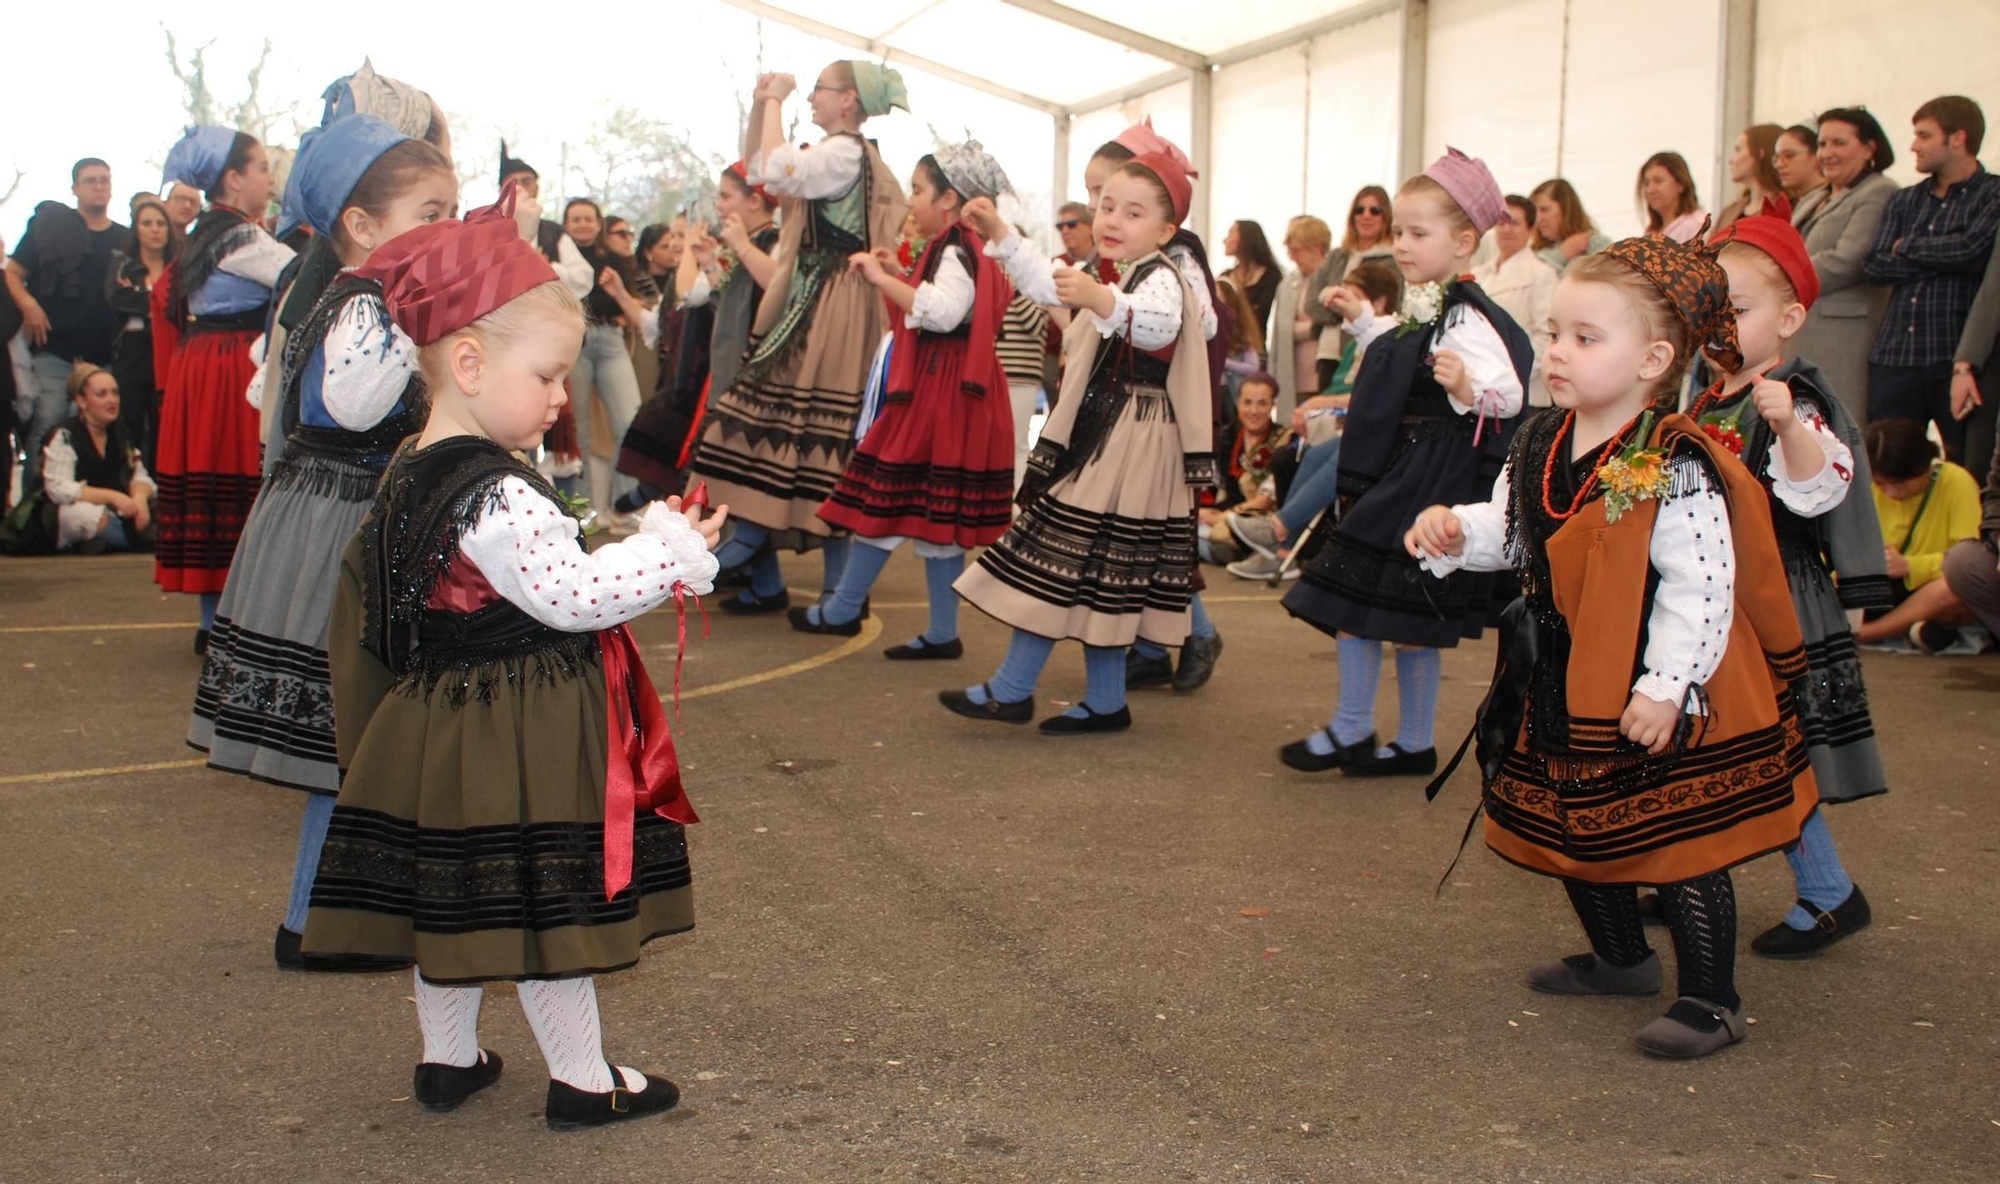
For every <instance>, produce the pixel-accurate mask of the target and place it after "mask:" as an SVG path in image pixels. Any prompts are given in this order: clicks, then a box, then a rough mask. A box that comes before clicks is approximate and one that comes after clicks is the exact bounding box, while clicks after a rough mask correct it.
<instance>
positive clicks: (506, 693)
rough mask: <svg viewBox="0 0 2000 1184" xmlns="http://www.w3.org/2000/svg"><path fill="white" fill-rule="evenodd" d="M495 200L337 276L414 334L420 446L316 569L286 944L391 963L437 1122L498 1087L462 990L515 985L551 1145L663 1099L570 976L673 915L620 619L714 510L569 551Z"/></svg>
mask: <svg viewBox="0 0 2000 1184" xmlns="http://www.w3.org/2000/svg"><path fill="white" fill-rule="evenodd" d="M511 205H512V195H511V192H510V193H508V194H504V195H503V196H502V199H501V207H496V208H489V209H486V210H481V211H477V212H475V213H474V214H472V215H471V216H470V217H469V218H468V219H467V220H466V221H464V222H459V221H455V220H454V221H445V222H438V223H434V224H431V225H428V226H423V227H420V228H418V229H416V230H413V231H410V232H409V233H407V234H404V235H402V236H400V237H398V238H396V239H395V240H394V241H393V242H391V243H389V244H388V245H386V246H384V247H382V248H381V249H379V250H377V251H376V252H375V254H374V256H373V257H372V258H371V259H370V260H369V262H368V264H367V265H366V266H365V267H363V268H362V269H361V271H360V273H359V274H361V275H362V276H363V277H364V278H368V279H373V280H375V281H376V282H378V283H380V284H381V286H382V296H383V301H384V303H385V304H386V305H387V307H388V310H389V314H390V316H391V317H392V319H393V320H394V321H395V323H396V325H397V326H398V327H399V328H401V329H402V330H403V332H404V333H406V334H408V336H409V338H410V339H411V341H412V342H414V343H415V344H416V345H417V346H418V347H419V354H418V365H419V367H420V368H421V370H422V372H423V375H424V378H425V381H426V383H427V385H428V386H429V388H430V392H431V409H430V415H429V419H428V421H427V423H426V425H425V427H424V430H423V433H422V434H421V435H420V436H418V437H417V438H416V440H415V441H414V442H413V443H411V444H408V445H405V446H404V448H403V449H402V450H401V451H400V452H399V453H398V454H397V456H396V457H395V459H394V460H393V461H392V463H391V465H390V467H389V470H388V472H387V473H386V474H385V475H384V477H383V480H382V484H381V487H380V490H379V492H378V493H377V495H376V499H375V505H374V507H373V509H372V510H371V511H370V512H369V515H368V518H367V519H366V520H365V521H364V522H363V524H362V527H361V530H360V531H359V532H358V533H357V534H356V535H355V537H354V539H353V541H352V542H350V543H349V544H348V547H347V553H346V555H345V556H344V557H343V559H342V561H341V577H340V589H339V592H338V593H337V596H336V599H335V602H334V608H333V617H332V624H331V629H330V643H331V644H330V652H329V659H330V663H331V666H332V671H333V683H334V700H335V702H336V704H337V705H338V720H337V739H338V742H339V755H340V764H341V767H342V768H343V769H344V770H345V771H346V775H345V778H344V780H343V781H342V784H341V791H340V798H339V802H338V804H337V805H336V807H335V809H334V814H333V819H332V822H331V825H330V828H329V834H328V838H327V840H326V844H325V848H324V850H323V853H322V856H321V860H320V867H319V874H318V877H317V879H316V880H315V882H314V885H313V892H312V904H311V909H310V912H309V913H308V917H307V922H306V932H305V943H304V944H305V949H306V950H307V951H309V952H310V953H313V954H326V955H345V956H368V957H378V958H380V957H401V958H407V959H413V960H414V961H415V962H416V966H417V974H416V1001H417V1019H418V1023H419V1025H420V1027H421V1028H422V1031H423V1038H424V1056H423V1060H422V1062H421V1063H419V1064H418V1066H417V1069H416V1084H415V1091H414V1092H415V1094H416V1098H417V1101H418V1102H419V1103H421V1104H422V1105H423V1106H424V1107H425V1108H426V1109H430V1110H451V1109H454V1108H456V1107H457V1106H458V1105H460V1104H461V1103H463V1102H464V1101H465V1100H466V1099H467V1098H469V1097H470V1096H471V1095H472V1094H474V1093H476V1092H478V1091H479V1090H481V1089H484V1088H485V1087H486V1086H488V1085H491V1084H492V1083H493V1082H494V1081H495V1080H497V1079H498V1077H499V1076H500V1067H501V1065H500V1057H499V1056H498V1055H497V1054H495V1053H493V1052H490V1051H487V1050H484V1049H481V1048H480V1047H479V1041H478V1015H479V1005H480V1000H481V992H482V984H484V983H487V982H495V981H510V982H514V983H516V984H517V985H518V988H519V992H520V996H521V1004H522V1007H523V1009H524V1010H525V1011H526V1012H527V1015H528V1022H529V1026H530V1027H531V1028H532V1029H533V1030H534V1033H535V1038H536V1041H537V1042H538V1043H539V1044H540V1045H541V1049H542V1054H543V1057H544V1059H546V1060H547V1062H548V1067H549V1086H548V1095H547V1104H546V1109H545V1115H546V1118H547V1121H548V1124H549V1126H550V1127H551V1128H553V1129H556V1130H574V1129H580V1128H583V1127H590V1126H597V1125H601V1124H603V1123H608V1122H616V1121H620V1120H623V1119H627V1118H634V1117H638V1116H641V1115H644V1114H649V1113H658V1112H660V1111H663V1110H666V1109H668V1108H670V1107H672V1106H673V1105H674V1103H675V1102H676V1101H677V1100H678V1098H679V1090H678V1088H677V1087H676V1086H675V1085H674V1084H673V1083H672V1082H670V1081H668V1080H666V1079H665V1078H663V1077H657V1076H653V1075H649V1074H647V1073H643V1072H640V1071H639V1070H637V1069H630V1068H625V1067H622V1066H621V1067H613V1066H612V1065H611V1064H610V1063H609V1062H607V1061H606V1059H605V1056H604V1053H603V1048H602V1044H603V1041H602V1033H601V1028H600V1025H599V1021H598V1014H597V995H596V987H595V985H594V980H593V978H592V976H593V975H596V974H601V973H605V972H608V971H613V970H622V969H624V968H626V967H629V966H631V965H633V964H634V963H636V962H637V961H638V957H639V947H640V946H641V945H643V944H645V943H646V942H647V941H650V940H651V939H653V938H655V937H660V936H662V935H665V934H669V933H679V932H683V931H685V930H687V929H688V928H690V927H692V925H693V924H694V915H693V908H692V901H691V899H690V879H689V873H688V862H687V840H686V836H685V834H684V832H683V830H682V827H683V826H684V825H685V824H687V823H692V822H694V821H696V816H695V812H694V809H693V807H692V806H691V805H690V804H689V802H688V799H687V795H686V793H685V792H683V790H682V788H681V781H680V774H679V769H678V766H677V764H676V761H675V758H674V749H673V741H672V738H671V737H670V736H669V734H668V731H667V722H666V716H665V713H664V711H663V710H662V709H661V705H660V696H659V694H658V693H657V692H656V691H655V690H654V688H653V684H652V682H651V680H650V679H648V678H647V676H646V671H645V667H644V665H643V664H642V663H641V662H640V660H639V654H638V650H637V648H636V647H635V646H634V645H633V642H632V638H631V634H630V632H629V631H628V630H627V628H626V626H625V622H627V621H629V620H631V619H632V618H634V617H637V616H640V615H641V614H643V613H645V612H647V611H648V610H650V609H652V608H653V607H655V606H657V605H659V604H661V603H662V602H664V601H667V600H669V599H672V600H675V601H676V602H678V601H679V600H680V599H681V597H682V596H683V595H684V594H687V593H694V594H701V593H705V592H707V591H709V590H710V588H711V587H712V586H713V580H714V576H715V570H716V564H715V559H714V557H713V556H712V555H710V554H709V549H710V548H711V547H712V546H713V545H714V543H715V540H716V536H717V534H718V532H719V529H720V527H721V524H722V521H723V519H724V517H725V516H726V511H720V510H719V511H717V512H716V513H715V514H714V515H713V516H711V517H707V518H704V517H703V516H702V515H701V512H700V509H699V508H698V504H699V502H700V500H701V495H700V493H699V491H697V493H696V494H695V495H693V496H692V497H691V498H690V499H689V501H688V503H687V504H686V505H685V506H683V504H682V503H681V502H680V500H679V499H672V498H670V499H668V500H667V501H666V502H665V503H655V504H653V505H651V506H649V507H648V508H647V509H646V511H645V514H644V516H643V518H642V520H641V523H640V528H639V533H637V534H635V535H633V536H632V537H630V538H628V539H625V540H623V541H622V542H618V543H614V544H611V545H609V546H604V547H600V548H598V549H597V550H596V551H594V552H592V551H586V550H584V549H583V547H582V546H581V545H580V543H579V541H578V540H579V537H580V535H579V529H578V525H577V521H576V519H575V518H574V517H573V516H572V515H571V513H570V511H569V510H568V509H567V508H566V506H565V505H564V503H563V501H562V500H561V498H560V496H559V495H558V494H557V493H556V491H555V490H554V489H553V488H552V487H550V486H549V484H548V483H547V482H546V481H545V480H543V479H542V478H541V477H540V476H539V475H538V474H537V473H536V472H535V470H534V469H533V467H532V466H530V465H528V464H526V463H524V462H522V461H521V460H520V459H519V458H518V456H517V455H516V453H517V452H518V451H519V450H525V449H532V448H534V447H535V446H536V444H538V443H539V442H540V440H541V437H542V434H543V433H544V432H545V431H547V430H548V429H549V427H550V426H551V425H552V424H553V423H554V422H555V419H556V414H557V412H558V411H560V410H561V409H562V406H563V403H564V401H565V399H566V397H567V396H566V395H565V394H564V389H563V379H564V376H565V375H566V374H567V372H568V370H569V368H570V366H571V364H572V363H573V362H574V360H575V357H576V352H577V348H578V343H579V342H580V340H581V338H582V334H583V316H582V312H581V310H580V308H579V306H578V304H577V301H576V297H575V296H574V295H572V294H571V293H570V292H569V290H568V289H567V288H565V287H564V286H563V285H562V284H561V283H560V282H559V281H558V280H557V279H556V275H555V272H554V271H553V269H551V268H550V267H549V265H548V262H547V261H546V260H544V259H543V258H542V256H541V254H540V252H539V251H537V250H536V249H535V247H534V245H533V243H532V242H531V241H529V240H528V239H525V238H523V237H522V234H521V232H520V231H519V230H518V229H517V228H516V225H515V221H514V219H513V217H512V213H511V209H508V208H507V207H511Z"/></svg>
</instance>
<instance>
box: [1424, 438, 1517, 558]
mask: <svg viewBox="0 0 2000 1184" xmlns="http://www.w3.org/2000/svg"><path fill="white" fill-rule="evenodd" d="M1511 476H1512V474H1511V473H1510V472H1509V466H1505V465H1503V466H1501V469H1500V476H1499V477H1498V478H1497V479H1496V480H1495V481H1494V482H1493V497H1492V499H1491V500H1490V501H1483V502H1468V503H1466V504H1464V505H1460V506H1453V507H1452V508H1451V513H1452V517H1454V518H1457V519H1458V528H1459V530H1461V531H1463V532H1464V533H1465V550H1464V551H1462V552H1461V553H1459V554H1457V555H1440V556H1435V557H1433V556H1430V555H1425V556H1423V557H1421V558H1419V559H1418V560H1417V565H1418V566H1419V567H1422V568H1423V569H1424V570H1425V571H1427V572H1429V573H1431V574H1432V575H1434V576H1436V577H1438V578H1439V579H1443V578H1444V577H1446V576H1448V575H1450V574H1451V573H1452V572H1455V571H1504V570H1506V569H1507V568H1508V567H1510V566H1512V565H1511V564H1509V563H1508V562H1507V498H1508V490H1509V488H1510V484H1509V479H1510V477H1511Z"/></svg>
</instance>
